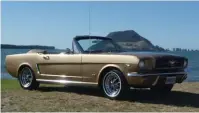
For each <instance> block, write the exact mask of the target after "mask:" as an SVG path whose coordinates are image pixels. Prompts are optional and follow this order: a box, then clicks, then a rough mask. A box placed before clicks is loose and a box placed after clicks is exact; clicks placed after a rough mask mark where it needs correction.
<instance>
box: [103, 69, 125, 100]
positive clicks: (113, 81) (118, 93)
mask: <svg viewBox="0 0 199 113" xmlns="http://www.w3.org/2000/svg"><path fill="white" fill-rule="evenodd" d="M101 85H102V90H103V93H104V95H105V96H106V97H108V98H110V99H116V98H119V97H122V95H124V94H125V93H126V91H127V89H128V86H127V82H126V80H125V78H124V76H123V74H122V73H121V72H120V71H118V70H115V69H113V70H111V71H108V72H107V73H105V75H104V77H103V79H102V84H101Z"/></svg>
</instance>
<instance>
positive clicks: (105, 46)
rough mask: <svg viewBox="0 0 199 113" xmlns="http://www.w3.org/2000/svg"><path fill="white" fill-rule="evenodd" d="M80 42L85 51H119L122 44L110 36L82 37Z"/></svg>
mask: <svg viewBox="0 0 199 113" xmlns="http://www.w3.org/2000/svg"><path fill="white" fill-rule="evenodd" d="M78 43H79V44H80V46H81V47H82V49H83V51H84V53H100V52H119V51H121V48H120V46H119V45H117V44H116V43H115V42H114V41H112V40H111V39H108V38H102V39H101V38H100V39H80V40H78Z"/></svg>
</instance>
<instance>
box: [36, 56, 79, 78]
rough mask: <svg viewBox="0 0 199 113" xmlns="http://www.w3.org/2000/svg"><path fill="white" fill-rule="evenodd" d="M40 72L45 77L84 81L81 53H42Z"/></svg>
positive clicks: (39, 65) (39, 64)
mask: <svg viewBox="0 0 199 113" xmlns="http://www.w3.org/2000/svg"><path fill="white" fill-rule="evenodd" d="M39 59H40V63H38V64H37V67H38V72H39V74H40V76H41V78H43V79H53V80H54V79H58V80H68V81H82V76H81V73H80V65H81V55H80V54H41V55H40V57H39Z"/></svg>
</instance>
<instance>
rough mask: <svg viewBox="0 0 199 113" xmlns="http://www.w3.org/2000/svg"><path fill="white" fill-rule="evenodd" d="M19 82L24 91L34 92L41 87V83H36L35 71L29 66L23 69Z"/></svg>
mask: <svg viewBox="0 0 199 113" xmlns="http://www.w3.org/2000/svg"><path fill="white" fill-rule="evenodd" d="M18 80H19V83H20V85H21V87H22V88H23V89H27V90H33V89H37V88H38V87H39V82H37V81H36V79H35V75H34V73H33V71H32V70H31V68H29V67H28V66H25V67H23V68H22V69H21V71H20V72H19V75H18Z"/></svg>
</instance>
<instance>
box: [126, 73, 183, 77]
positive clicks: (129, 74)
mask: <svg viewBox="0 0 199 113" xmlns="http://www.w3.org/2000/svg"><path fill="white" fill-rule="evenodd" d="M178 74H180V75H183V74H184V75H185V74H187V73H186V72H173V73H154V74H141V73H137V72H131V73H127V76H150V75H158V76H163V75H178Z"/></svg>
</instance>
